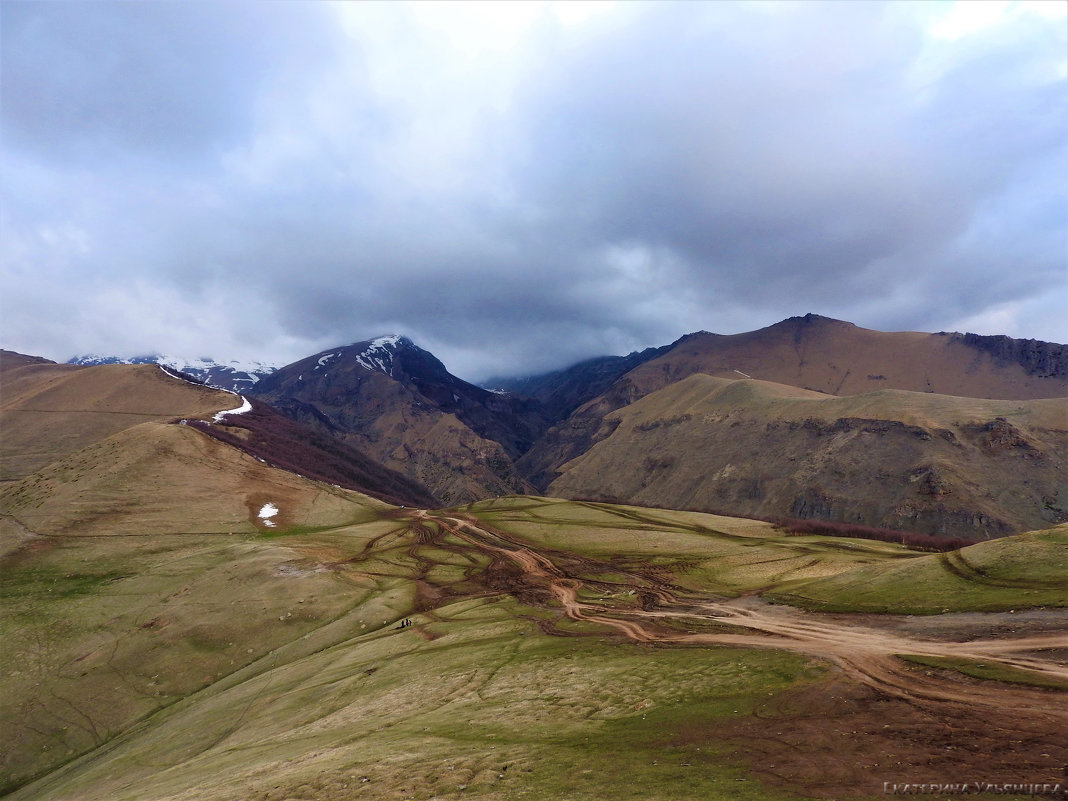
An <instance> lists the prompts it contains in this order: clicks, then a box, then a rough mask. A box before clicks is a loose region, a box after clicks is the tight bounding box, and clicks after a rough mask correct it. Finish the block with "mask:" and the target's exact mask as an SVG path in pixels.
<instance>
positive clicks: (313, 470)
mask: <svg viewBox="0 0 1068 801" xmlns="http://www.w3.org/2000/svg"><path fill="white" fill-rule="evenodd" d="M183 422H186V423H187V424H189V425H192V426H195V427H196V428H198V429H199V430H201V431H203V432H204V433H206V434H207V435H208V436H210V437H214V438H215V439H218V440H220V441H222V442H225V443H227V444H228V445H232V446H233V447H235V448H237V449H239V450H242V451H244V452H245V453H248V454H250V455H252V456H255V457H256V458H257V459H259V460H260V461H262V462H266V463H267V464H269V465H270V466H271V467H277V468H280V469H282V470H288V471H289V472H291V473H297V474H299V475H302V476H304V477H305V478H310V479H313V480H314V481H323V482H326V483H328V484H335V485H337V486H339V487H343V488H345V489H351V490H356V491H357V492H362V493H363V494H364V495H370V496H371V497H372V498H377V499H378V500H380V501H385V502H386V503H391V504H393V505H395V506H398V505H399V506H433V504H434V497H433V496H432V495H431V494H430V491H429V490H427V488H426V487H424V486H422V485H421V484H419V483H418V482H415V481H413V480H411V479H410V478H408V477H407V476H405V475H403V474H401V473H399V472H397V471H395V470H390V469H389V468H388V467H385V466H384V465H382V464H381V463H380V462H378V461H376V460H375V459H372V458H371V457H369V456H367V455H366V454H364V453H361V452H360V451H358V450H356V449H355V448H353V447H352V446H350V445H346V444H345V443H344V442H342V441H340V440H338V439H337V438H335V437H332V436H329V435H328V434H325V433H322V432H321V431H317V430H314V429H312V428H310V427H309V426H306V425H304V424H302V423H298V422H297V421H296V420H293V419H291V418H289V417H286V416H284V415H282V414H281V413H280V412H277V411H275V410H274V409H272V408H271V407H270V406H268V405H267V404H265V403H263V402H261V401H255V402H252V410H251V411H248V412H245V413H243V414H240V415H228V416H226V417H223V418H222V420H220V421H218V422H215V423H209V422H207V421H204V420H189V421H183Z"/></svg>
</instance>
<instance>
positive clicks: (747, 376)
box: [734, 370, 753, 378]
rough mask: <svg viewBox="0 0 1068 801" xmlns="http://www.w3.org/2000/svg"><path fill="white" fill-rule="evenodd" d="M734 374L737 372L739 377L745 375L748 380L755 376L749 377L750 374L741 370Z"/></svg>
mask: <svg viewBox="0 0 1068 801" xmlns="http://www.w3.org/2000/svg"><path fill="white" fill-rule="evenodd" d="M734 372H736V373H737V374H738V375H744V376H745V377H746V378H752V377H753V376H751V375H749V373H743V372H742V371H741V370H735V371H734Z"/></svg>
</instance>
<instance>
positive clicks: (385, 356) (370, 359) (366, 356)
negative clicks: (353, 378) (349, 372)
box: [356, 334, 403, 378]
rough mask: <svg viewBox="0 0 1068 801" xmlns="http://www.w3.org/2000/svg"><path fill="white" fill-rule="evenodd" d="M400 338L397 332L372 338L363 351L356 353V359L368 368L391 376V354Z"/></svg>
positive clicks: (395, 349) (394, 351)
mask: <svg viewBox="0 0 1068 801" xmlns="http://www.w3.org/2000/svg"><path fill="white" fill-rule="evenodd" d="M402 339H403V337H401V336H400V335H398V334H390V335H389V336H384V337H378V338H376V339H372V340H371V341H370V342H369V343H368V345H367V347H366V348H364V350H363V352H362V353H359V354H357V355H356V361H358V362H359V363H360V364H361V365H363V366H364V367H366V368H367V369H368V370H377V371H378V372H382V373H385V374H386V375H388V376H389V377H390V378H392V377H393V354H394V353H396V351H397V345H399V344H400V342H401V340H402Z"/></svg>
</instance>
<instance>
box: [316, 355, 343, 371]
mask: <svg viewBox="0 0 1068 801" xmlns="http://www.w3.org/2000/svg"><path fill="white" fill-rule="evenodd" d="M340 355H341V354H340V353H328V354H326V355H325V356H321V357H320V358H319V364H318V365H317V366H316V368H315V369H316V370H318V369H319V368H320V367H325V366H326V363H327V362H328V361H330V360H331V359H336V358H337V357H338V356H340Z"/></svg>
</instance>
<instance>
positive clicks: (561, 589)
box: [413, 513, 1068, 796]
mask: <svg viewBox="0 0 1068 801" xmlns="http://www.w3.org/2000/svg"><path fill="white" fill-rule="evenodd" d="M414 517H415V518H416V521H418V522H419V523H423V524H425V522H430V521H433V523H436V524H437V525H438V526H440V527H441V529H442V530H443V533H446V534H449V535H452V537H454V538H456V539H459V540H461V541H463V542H464V543H466V544H467V545H470V546H471V547H473V548H475V549H477V550H478V551H480V552H482V553H483V554H485V555H487V556H489V557H490V559H491V562H492V564H491V567H492V566H493V564H496V565H498V566H501V565H503V564H506V563H508V564H511V565H512V569H513V571H516V569H517V571H516V572H517V573H518V575H512V576H511V578H510V579H509V581H510V582H511V584H510V585H508V584H506V585H505V588H507V587H508V586H512V587H514V588H516V589H517V591H518V589H519V588H520V587H522V588H523V592H525V593H526V595H527V596H530V594H531V593H532V592H533V590H532V588H538V589H540V590H541V592H542V597H544V598H545V599H546V600H552V601H555V602H556V604H558V605H559V607H560V608H561V609H562V611H563V614H564V615H566V617H568V618H570V619H572V620H576V621H585V622H588V623H595V624H599V625H603V626H605V627H607V628H608V629H611V630H614V631H616V632H618V633H619V634H621V635H622V636H624V637H626V638H628V639H630V640H632V641H634V642H638V643H646V644H661V645H665V646H724V645H725V646H739V647H748V648H753V647H756V648H775V649H783V650H788V651H795V652H799V653H805V654H810V655H812V656H815V657H819V658H822V659H825V660H828V661H830V662H832V663H833V664H835V665H837V666H838V668H839V669H840V670H841V675H842V676H844V677H845V678H847V679H848V680H850V681H851V682H852V684H849V683H846V684H840V683H832V684H829V685H827V686H826V687H825V688H824V689H823V690H808V691H805V692H803V693H799V694H798V696H797V697H796V698H795V699H793V700H792V701H790V702H789V703H787V704H786V707H788V708H776V709H770V710H767V714H769V715H771V716H772V717H773V718H775V719H779V718H780V717H782V716H785V717H787V718H790V719H791V720H792V723H793V725H792V727H791V728H789V729H788V730H784V731H779V732H777V734H774V733H771V732H770V731H769V727H767V726H764V725H762V724H761V723H760V721H759V720H756V721H751V722H750V723H743V722H739V723H736V724H730V725H726V726H720V727H719V729H718V730H717V731H716V732H715V733H712V732H706V733H704V734H703V735H701V736H705V737H708V738H713V739H714V738H723V737H728V738H732V737H733V738H736V739H737V740H738V741H739V742H744V743H745V744H744V746H740V753H742V754H745V755H747V757H749V758H752V759H753V760H754V761H753V764H752V767H753V770H754V771H755V772H757V773H763V774H764V778H765V779H766V780H768V781H772V782H776V781H779V782H784V783H787V784H790V785H791V786H793V785H794V784H795V783H797V782H800V783H802V784H804V785H805V786H806V787H807V789H808V791H810V792H813V793H815V794H830V795H833V796H837V795H838V794H841V795H851V794H855V793H856V792H858V788H860V787H862V786H863V784H864V782H866V781H867V782H870V781H871V779H872V775H871V773H870V769H873V768H876V767H878V766H880V765H886V766H888V767H887V768H886V769H889V768H893V769H894V770H897V771H903V772H907V780H908V781H919V780H929V781H940V780H943V779H944V778H945V775H946V774H945V771H946V770H948V769H949V768H952V769H953V770H958V771H960V772H959V773H958V774H957V775H961V773H963V774H964V775H972V776H975V777H979V776H987V777H1002V778H1004V777H1006V776H1014V777H1016V778H1017V779H1023V778H1027V779H1029V780H1034V781H1038V780H1040V779H1041V780H1042V781H1063V778H1064V777H1063V775H1062V774H1063V771H1064V770H1065V764H1066V763H1068V704H1065V702H1064V700H1065V697H1066V696H1065V694H1064V693H1062V692H1055V691H1051V690H1044V689H1042V688H1038V687H1032V686H1028V685H1023V684H1006V683H1002V682H993V681H981V680H977V679H972V678H969V677H967V676H964V675H962V674H959V673H956V672H953V671H949V670H938V669H925V668H923V667H921V666H917V665H915V664H913V663H910V662H907V661H905V660H902V659H901V658H900V657H899V656H897V655H898V654H915V655H921V656H929V657H952V658H963V659H968V660H975V661H978V662H981V663H984V664H1000V665H1004V666H1008V667H1010V668H1022V669H1026V670H1030V671H1035V672H1037V673H1039V674H1042V675H1045V676H1047V677H1056V678H1059V679H1063V680H1065V681H1068V665H1066V663H1065V659H1066V654H1068V626H1066V625H1065V622H1064V618H1063V617H1061V616H1058V615H1056V614H1051V615H1049V616H1047V617H1045V618H1042V619H1040V620H1037V621H1033V622H1034V625H1032V626H1030V628H1029V630H1027V631H1025V632H1023V633H1022V634H1021V635H1020V636H1006V635H1005V634H1004V633H1003V631H1002V629H1003V628H1004V626H1003V625H1002V624H998V625H995V624H994V621H996V620H999V619H1000V618H1003V617H1004V615H998V614H989V615H987V614H979V613H967V614H961V615H948V616H940V617H943V618H950V617H952V618H954V620H953V621H952V624H951V625H948V626H943V627H942V628H943V630H942V631H940V632H939V634H940V636H937V637H925V636H919V635H917V634H915V633H910V632H909V631H907V630H906V631H903V630H901V627H900V626H897V627H890V626H887V625H883V623H884V621H885V620H886V619H887V618H892V617H894V616H873V615H870V614H856V615H848V614H839V613H836V614H822V613H814V612H808V611H805V610H801V609H796V608H793V607H789V606H783V605H775V604H770V603H767V602H765V601H763V600H762V599H760V598H758V597H741V598H733V599H723V598H716V597H700V596H697V595H695V594H694V593H692V592H688V591H686V590H683V589H681V588H679V587H675V586H673V585H672V584H671V583H670V582H669V581H667V580H665V579H664V578H663V577H662V575H660V574H657V573H656V572H654V571H649V572H643V571H639V570H635V571H627V570H623V571H620V570H619V569H618V568H613V572H614V573H616V574H622V575H624V576H625V577H626V578H625V580H624V581H623V582H621V583H614V584H613V586H612V592H611V593H608V594H607V597H606V593H605V592H604V584H605V582H600V581H591V580H589V579H584V578H583V577H582V575H583V574H585V575H596V574H599V573H604V572H605V568H606V566H605V565H604V564H598V563H596V561H595V560H585V559H584V558H583V557H580V556H576V555H575V554H571V553H568V554H564V555H562V554H558V553H556V552H552V551H549V550H546V551H537V550H534V549H532V548H531V547H529V546H528V545H526V544H524V543H522V542H520V541H518V540H516V539H515V538H513V537H511V536H510V535H508V534H507V533H506V532H502V531H498V530H495V529H493V528H492V527H489V526H487V525H485V524H484V523H481V522H480V521H478V520H476V519H474V518H465V517H460V516H455V515H451V516H443V515H428V514H427V513H417V514H416V515H414ZM413 522H415V521H413ZM602 597H605V601H604V602H602V601H601V598H602ZM620 597H624V598H629V599H631V602H621V601H620V600H619V599H620ZM634 599H641V600H642V602H641V603H640V604H638V603H634V602H633V601H634ZM550 605H551V604H550ZM918 628H923V626H918ZM780 703H781V702H780ZM747 726H748V727H749V728H747ZM779 727H780V728H784V729H786V727H783V726H782V724H781V723H780V726H779ZM845 744H848V747H846V745H845ZM843 749H845V750H843ZM850 754H851V756H850ZM887 755H889V757H892V759H889V758H888V756H887ZM888 759H889V761H888V762H882V761H880V760H888ZM844 765H852V766H853V767H852V768H851V769H850V770H846V769H845V768H844V767H843V766H844ZM768 766H770V767H768ZM776 766H777V767H776ZM864 766H867V768H865V767H864ZM866 770H867V771H868V772H865V771H866ZM969 770H971V771H972V773H970V774H968V771H969ZM886 775H887V777H888V780H895V781H896V780H897V779H898V778H899V776H898V774H889V773H888V774H886ZM903 775H904V774H903ZM828 777H830V778H828ZM866 789H867V791H871V788H870V787H869V788H866Z"/></svg>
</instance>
